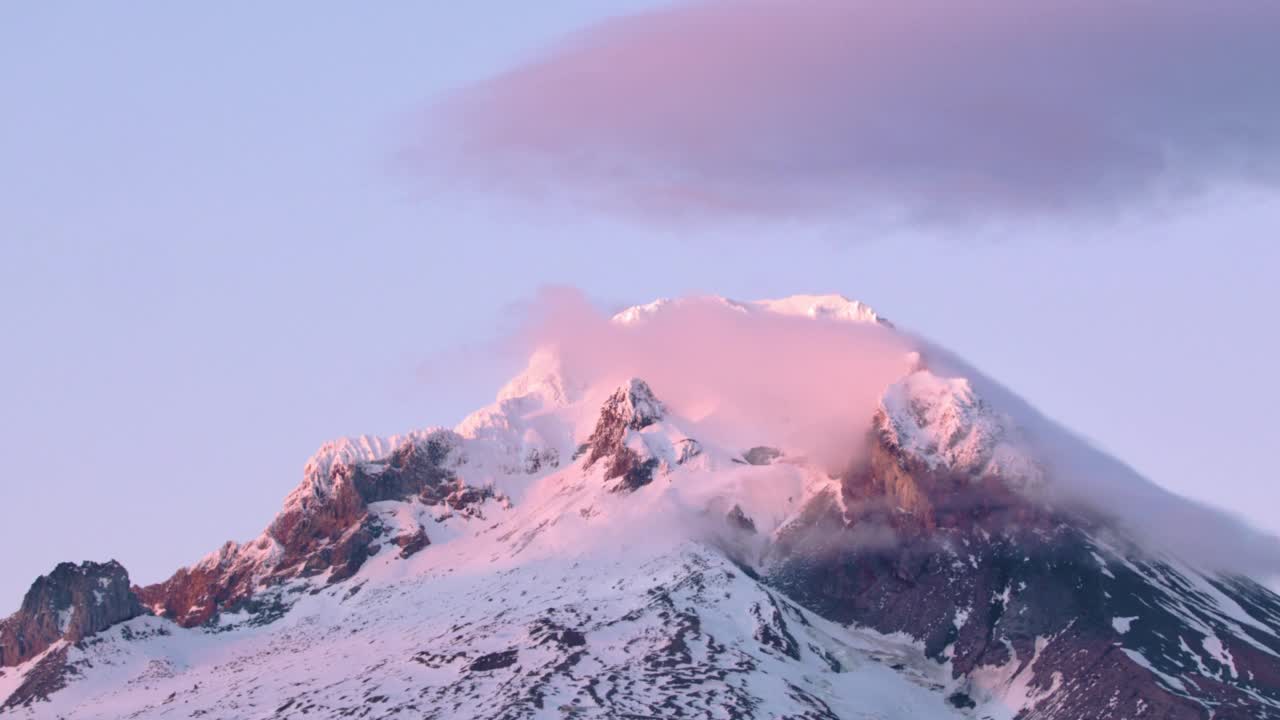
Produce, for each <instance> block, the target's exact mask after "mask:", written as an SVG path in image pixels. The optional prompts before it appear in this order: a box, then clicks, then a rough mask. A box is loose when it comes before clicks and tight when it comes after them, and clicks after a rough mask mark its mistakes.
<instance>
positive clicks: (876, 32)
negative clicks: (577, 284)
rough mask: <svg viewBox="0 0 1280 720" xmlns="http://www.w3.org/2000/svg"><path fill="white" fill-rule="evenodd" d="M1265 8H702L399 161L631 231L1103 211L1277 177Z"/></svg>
mask: <svg viewBox="0 0 1280 720" xmlns="http://www.w3.org/2000/svg"><path fill="white" fill-rule="evenodd" d="M1276 37H1280V4H1277V3H1271V2H1251V1H1247V0H1246V1H1245V2H1235V3H1208V2H1202V1H1201V0H1162V1H1160V2H1157V1H1155V0H1127V1H1126V0H1122V1H1120V2H1115V1H1113V0H1105V1H1104V0H1044V1H1043V2H1022V1H1021V0H982V1H981V2H978V1H976V0H900V1H899V2H893V3H872V2H865V1H860V0H800V1H797V2H780V1H773V0H710V1H704V2H685V3H678V4H675V5H672V6H670V7H666V8H663V9H658V10H654V11H651V12H647V13H642V14H637V15H631V16H627V17H622V18H619V19H615V20H611V21H607V22H604V23H602V24H599V25H596V26H594V27H590V28H588V29H586V30H584V31H581V32H579V33H578V34H576V35H574V36H572V37H570V38H568V39H567V40H565V41H564V42H562V43H560V44H559V45H557V46H555V47H553V48H551V49H550V50H549V51H548V52H546V53H545V54H544V55H542V56H541V57H538V58H536V59H534V60H532V61H530V62H527V63H525V64H524V65H521V66H519V67H515V68H514V69H511V70H510V71H508V72H505V73H503V74H501V75H498V76H496V77H493V78H491V79H489V80H487V81H485V82H482V83H480V84H477V85H475V86H472V87H469V88H466V89H464V90H463V91H461V92H459V93H458V94H456V95H455V96H453V97H451V98H450V99H449V100H448V101H446V102H445V103H444V104H443V106H442V107H439V108H437V112H436V113H434V114H433V118H432V121H431V122H430V123H429V127H428V128H425V129H424V131H423V135H422V137H421V138H420V140H421V142H420V143H419V147H418V148H417V150H418V152H417V154H416V158H417V161H418V162H420V163H421V164H422V166H423V167H424V168H426V170H427V171H428V172H429V173H430V174H431V175H435V176H437V177H438V178H439V179H442V180H444V181H446V182H449V183H456V182H457V181H459V180H460V179H469V180H471V181H473V182H477V183H480V184H482V185H484V186H485V187H487V188H490V189H493V188H500V189H503V190H506V191H509V192H512V193H514V194H516V195H518V196H523V197H544V196H547V195H559V194H561V193H567V194H569V195H570V196H573V197H574V198H576V199H587V200H589V201H591V202H597V203H601V204H604V205H608V206H610V207H613V208H616V209H624V210H627V211H632V212H639V213H642V214H649V215H655V214H664V215H668V214H672V213H688V214H694V215H706V214H710V215H715V216H766V217H778V216H784V217H787V216H794V215H804V214H813V213H830V212H839V213H844V212H850V211H853V212H859V213H875V214H878V215H879V214H888V215H893V216H898V217H900V216H907V217H911V218H947V219H951V218H956V217H969V216H978V217H982V216H987V215H989V214H991V213H996V214H999V215H1012V216H1028V215H1029V216H1042V215H1054V214H1061V213H1065V212H1078V211H1081V210H1089V211H1096V210H1098V209H1100V208H1109V207H1126V206H1130V205H1132V204H1133V203H1135V202H1136V201H1140V200H1146V199H1150V198H1153V197H1160V196H1167V195H1170V194H1172V195H1174V196H1177V195H1178V194H1180V193H1184V192H1188V191H1194V190H1197V189H1200V188H1203V187H1206V186H1210V185H1213V184H1215V183H1219V182H1234V181H1247V182H1270V181H1274V180H1275V179H1276V177H1277V167H1278V166H1280V84H1277V83H1276V82H1275V77H1274V71H1275V68H1277V67H1280V43H1277V42H1276V41H1275V39H1276Z"/></svg>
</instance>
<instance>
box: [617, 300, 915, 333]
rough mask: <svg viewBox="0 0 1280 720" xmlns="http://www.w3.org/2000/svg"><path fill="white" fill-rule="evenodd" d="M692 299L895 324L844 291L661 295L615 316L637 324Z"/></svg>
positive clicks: (622, 322)
mask: <svg viewBox="0 0 1280 720" xmlns="http://www.w3.org/2000/svg"><path fill="white" fill-rule="evenodd" d="M690 303H711V304H715V305H720V306H723V307H726V308H729V309H731V310H736V311H738V312H742V313H773V314H776V315H788V316H795V317H810V318H815V319H824V320H838V321H843V322H856V323H875V324H880V325H886V326H889V327H892V325H891V324H890V323H889V322H888V321H887V320H885V319H884V318H882V317H881V316H880V315H879V314H877V313H876V311H875V310H873V309H871V307H870V306H869V305H867V304H866V303H863V302H860V301H858V300H851V299H849V298H847V297H845V296H843V295H835V294H828V295H789V296H787V297H781V298H774V299H766V300H750V301H740V300H732V299H729V298H726V297H722V296H719V295H704V296H688V297H679V298H659V299H657V300H654V301H653V302H650V303H645V304H643V305H633V306H631V307H629V308H626V309H625V310H622V311H621V312H619V313H617V314H616V315H614V316H613V318H612V320H613V322H614V323H616V324H619V325H634V324H636V323H640V322H643V321H645V320H647V319H649V318H651V317H654V316H655V315H657V314H658V313H661V312H663V311H665V310H669V309H672V308H678V307H681V306H685V305H688V304H690Z"/></svg>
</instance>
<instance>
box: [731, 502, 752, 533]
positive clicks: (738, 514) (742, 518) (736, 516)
mask: <svg viewBox="0 0 1280 720" xmlns="http://www.w3.org/2000/svg"><path fill="white" fill-rule="evenodd" d="M725 519H726V520H728V521H729V525H730V526H731V527H734V528H737V529H739V530H742V531H744V532H749V533H755V531H756V523H755V521H754V520H752V519H751V518H749V517H747V514H746V513H744V512H743V511H742V507H741V506H740V505H734V506H733V507H732V508H730V509H729V512H728V513H726V514H725Z"/></svg>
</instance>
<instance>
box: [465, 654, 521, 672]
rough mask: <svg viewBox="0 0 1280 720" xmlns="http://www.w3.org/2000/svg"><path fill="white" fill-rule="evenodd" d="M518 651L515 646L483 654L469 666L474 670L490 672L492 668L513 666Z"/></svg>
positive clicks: (498, 668)
mask: <svg viewBox="0 0 1280 720" xmlns="http://www.w3.org/2000/svg"><path fill="white" fill-rule="evenodd" d="M517 654H518V651H517V650H515V649H514V648H513V649H511V650H503V651H502V652H494V653H489V654H487V655H481V656H480V657H478V658H476V659H475V660H472V661H471V664H470V665H469V666H467V669H468V670H471V671H472V672H488V671H490V670H500V669H502V668H504V667H511V666H512V665H515V664H516V656H517Z"/></svg>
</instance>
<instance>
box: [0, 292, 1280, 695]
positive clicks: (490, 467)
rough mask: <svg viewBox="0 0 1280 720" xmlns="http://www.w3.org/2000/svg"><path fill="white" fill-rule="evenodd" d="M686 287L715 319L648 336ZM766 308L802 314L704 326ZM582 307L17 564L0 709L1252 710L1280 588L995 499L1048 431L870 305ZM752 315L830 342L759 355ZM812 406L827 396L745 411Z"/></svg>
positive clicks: (1274, 628) (4, 629)
mask: <svg viewBox="0 0 1280 720" xmlns="http://www.w3.org/2000/svg"><path fill="white" fill-rule="evenodd" d="M692 302H710V303H715V304H716V307H721V308H727V309H728V311H729V312H725V313H719V314H717V313H715V312H711V313H691V314H690V317H691V318H693V319H695V320H696V321H697V323H711V324H712V326H710V327H709V328H708V325H706V324H696V323H693V322H690V323H689V324H687V325H686V324H683V323H681V324H680V326H679V327H678V328H676V329H678V330H680V332H678V333H671V334H669V335H667V334H663V333H662V332H655V333H654V335H655V336H659V337H661V338H662V341H660V342H655V341H653V336H649V335H646V333H647V332H648V330H659V331H661V330H664V329H663V328H662V327H661V326H660V323H654V324H652V325H648V326H646V325H645V323H647V322H648V321H649V320H651V319H653V318H654V317H657V316H659V315H660V314H662V313H664V312H669V311H671V310H672V309H673V308H679V307H681V306H682V305H684V304H686V303H692ZM771 316H788V317H795V318H799V319H798V320H796V321H795V322H790V321H787V322H777V321H776V317H772V319H773V320H774V322H765V323H760V324H759V326H760V327H764V329H765V330H766V331H768V332H761V333H759V334H755V333H754V330H755V329H757V326H756V325H754V324H752V323H750V322H746V323H742V324H743V325H750V326H751V327H750V329H751V330H752V331H753V332H752V333H748V334H746V335H744V336H743V337H745V338H746V340H743V341H741V342H738V343H736V344H735V343H725V342H721V340H720V337H719V336H718V334H717V332H715V331H718V330H719V329H720V328H718V327H715V326H714V323H716V322H718V321H720V320H726V321H727V322H728V323H731V324H733V325H738V324H739V323H738V322H737V321H738V320H740V319H742V320H747V321H750V320H753V319H770V317H771ZM805 318H810V319H813V320H815V321H822V322H813V323H810V322H807V321H806V320H804V319H805ZM601 325H603V323H601ZM783 325H785V326H786V327H785V328H781V326H783ZM865 325H875V326H878V327H877V328H875V329H871V330H868V329H866V328H865V327H857V326H865ZM604 327H605V334H606V335H607V337H608V339H610V340H618V339H619V338H621V339H622V341H621V342H618V343H616V346H610V347H609V350H610V352H608V353H600V354H599V356H601V357H607V358H608V361H607V362H604V361H599V362H597V363H596V365H595V366H591V367H585V365H587V364H588V363H585V362H584V358H583V357H579V356H578V355H574V354H571V353H570V354H568V355H566V356H565V357H561V355H560V353H559V352H558V351H557V350H556V349H555V347H554V346H553V345H550V344H548V345H547V346H546V347H544V348H542V349H540V350H538V351H537V352H535V353H533V355H532V357H531V358H530V359H529V362H528V364H527V366H526V368H525V369H524V370H523V371H522V372H521V373H519V374H518V375H517V376H516V377H515V378H513V379H512V380H511V381H510V382H508V383H507V384H506V385H505V386H504V387H503V389H502V390H501V391H500V392H499V393H498V395H497V399H496V401H495V402H493V403H491V404H489V405H488V406H486V407H483V408H481V409H479V410H477V411H476V412H474V413H472V414H471V415H469V416H468V417H467V418H466V419H464V420H463V421H462V422H461V423H459V424H458V425H457V426H456V427H455V428H454V429H452V430H450V429H442V428H435V429H426V430H419V431H414V432H411V433H408V434H405V435H402V436H396V437H390V438H376V437H370V436H360V437H355V438H348V439H342V440H338V441H334V442H330V443H326V444H325V445H324V446H323V447H321V448H320V450H319V451H318V452H317V453H316V454H315V456H313V457H312V458H311V459H310V460H309V461H308V462H307V464H306V467H305V471H304V473H303V477H302V480H301V482H300V484H299V485H298V486H297V487H296V488H295V489H294V490H293V492H291V493H290V494H289V496H288V498H287V499H286V501H285V504H284V507H283V509H282V510H281V511H280V513H279V514H278V515H277V516H276V518H275V519H274V520H273V521H272V522H271V524H270V525H269V526H268V528H267V529H266V530H265V531H264V532H263V533H261V534H260V535H259V536H258V537H257V538H255V539H253V540H251V541H249V542H246V543H243V544H237V543H234V542H231V543H227V544H225V545H223V546H222V547H221V548H219V549H218V550H216V551H214V552H213V553H210V554H209V555H207V556H206V557H205V558H204V559H202V560H200V561H198V562H196V563H195V564H193V565H191V566H189V567H185V568H181V569H179V570H178V571H177V572H176V573H175V574H174V575H173V576H172V577H171V578H169V579H168V580H166V581H164V582H162V583H157V584H153V585H149V586H146V587H131V586H130V584H129V581H128V579H127V575H125V574H124V572H123V568H106V570H109V572H105V571H104V572H99V571H97V570H95V572H98V576H97V577H95V579H94V581H93V582H92V583H88V582H85V583H80V584H79V585H77V584H76V583H73V582H70V581H68V582H62V581H58V582H54V583H48V582H45V581H43V579H42V581H38V585H37V591H36V594H37V595H38V596H40V597H41V598H47V599H48V602H44V601H43V600H42V601H41V602H40V603H24V609H23V610H22V611H20V612H19V613H16V614H15V615H14V616H11V617H10V618H9V619H6V620H3V621H0V702H2V703H3V704H0V714H6V713H8V712H10V711H12V712H14V713H15V717H25V718H41V717H53V716H66V717H86V718H89V717H93V718H114V717H122V716H125V715H129V716H131V717H139V718H153V717H156V718H158V717H165V716H167V715H168V714H172V713H173V712H176V710H175V708H176V709H181V711H182V713H184V714H192V715H201V716H205V717H245V716H250V715H251V716H255V717H256V716H263V717H266V716H267V715H270V716H271V717H275V718H280V719H281V720H284V719H285V718H302V717H308V718H309V717H366V716H367V717H393V716H400V717H403V716H409V715H412V716H424V717H431V718H445V717H450V718H452V717H459V718H461V717H471V718H479V717H484V718H504V719H510V720H516V719H517V718H524V717H543V716H547V717H550V716H555V717H574V718H583V720H585V719H586V718H597V717H599V718H604V717H658V716H662V717H666V716H671V717H721V716H733V717H741V718H744V720H745V719H747V718H764V717H797V718H800V717H803V718H812V719H813V720H819V719H821V720H830V719H832V718H849V717H860V718H877V719H879V720H885V719H887V718H894V717H938V718H966V717H967V718H974V717H990V718H993V719H994V718H999V719H1000V720H1012V718H1015V717H1017V718H1028V719H1030V718H1036V719H1037V720H1074V719H1075V718H1079V717H1091V718H1092V717H1096V718H1099V719H1100V720H1101V719H1102V718H1112V719H1113V720H1114V719H1115V718H1120V717H1132V718H1141V717H1161V718H1170V719H1172V720H1205V718H1207V717H1212V718H1215V719H1216V720H1245V719H1246V718H1247V719H1248V720H1257V719H1258V718H1262V717H1280V677H1277V676H1276V675H1275V672H1274V668H1275V667H1276V665H1275V661H1276V658H1278V657H1280V598H1277V597H1276V596H1274V595H1272V594H1270V593H1267V592H1266V591H1265V590H1263V589H1262V588H1260V587H1259V586H1257V585H1256V584H1252V583H1250V582H1249V581H1247V580H1245V579H1244V578H1242V577H1238V576H1226V575H1221V574H1214V573H1209V572H1201V571H1199V570H1195V569H1192V568H1191V567H1189V566H1186V565H1185V564H1180V563H1177V562H1173V561H1166V560H1163V559H1161V558H1162V557H1163V556H1164V554H1162V553H1150V552H1146V551H1145V550H1143V548H1142V546H1141V544H1140V543H1138V542H1130V538H1128V537H1127V536H1126V535H1125V533H1124V532H1123V528H1120V527H1112V526H1111V525H1108V524H1105V523H1106V520H1105V518H1095V517H1093V516H1092V515H1087V514H1080V513H1076V511H1075V510H1074V508H1070V507H1066V505H1065V503H1056V502H1055V501H1053V500H1049V501H1045V497H1046V496H1047V495H1048V494H1047V493H1046V494H1041V493H1032V492H1021V490H1023V489H1025V488H1026V487H1027V486H1028V485H1029V484H1031V483H1033V482H1035V481H1038V480H1039V479H1040V478H1041V477H1042V476H1043V473H1042V471H1041V470H1040V464H1039V456H1038V455H1037V451H1040V450H1043V449H1044V448H1045V447H1047V446H1048V445H1049V443H1046V442H1045V436H1046V434H1047V431H1046V430H1045V428H1044V426H1043V425H1037V424H1036V420H1035V418H1034V417H1033V416H1032V415H1031V414H1029V412H1028V409H1027V408H1024V407H1023V406H1022V405H1020V404H1019V403H1018V402H1014V400H1016V398H1011V397H1010V394H1008V393H1004V392H1002V388H1000V387H999V386H998V385H996V384H995V383H992V382H990V381H988V380H986V379H985V378H983V377H982V376H981V375H980V374H978V373H977V372H976V371H972V370H969V369H967V368H966V366H964V365H963V363H961V362H959V361H958V360H956V359H954V358H950V356H948V355H947V354H946V353H945V352H942V351H940V350H939V349H936V348H931V346H929V345H928V344H927V343H925V342H923V341H919V340H918V339H914V338H912V337H910V336H909V335H907V334H905V333H900V332H899V331H897V330H896V329H894V328H893V327H892V326H891V325H889V324H888V323H886V322H885V321H883V319H881V318H880V317H879V316H878V315H877V314H876V313H875V312H874V311H873V310H871V309H870V308H869V307H867V306H866V305H864V304H862V303H860V302H857V301H854V300H850V299H848V298H845V297H843V296H839V295H797V296H792V297H788V298H780V299H776V300H762V301H755V302H737V301H732V300H727V299H725V298H684V299H675V300H659V301H656V302H654V303H650V304H647V305H642V306H636V307H634V308H630V309H628V310H625V311H623V312H622V313H619V314H618V316H615V317H614V318H613V324H612V325H609V326H604ZM779 328H781V329H782V330H785V331H786V332H787V333H791V331H792V330H796V329H799V330H800V332H796V333H795V336H796V337H806V338H807V337H809V336H815V337H820V339H821V341H822V342H819V343H816V344H815V345H812V346H809V345H805V346H804V348H803V349H805V350H809V351H810V355H811V356H817V355H822V354H823V353H825V355H822V357H823V358H824V359H825V360H829V363H827V364H826V365H815V366H806V367H812V368H814V369H813V370H810V371H807V373H800V372H792V373H791V377H788V375H787V371H788V370H792V369H793V368H792V366H790V365H789V364H787V363H786V362H776V363H768V362H763V361H761V360H760V359H759V356H758V355H756V354H754V353H756V351H757V349H758V348H765V347H767V346H768V345H769V341H770V340H773V339H775V338H776V337H778V336H776V335H773V334H771V331H772V330H774V329H779ZM708 329H710V330H711V331H712V332H709V333H703V331H706V330H708ZM811 330H812V331H814V332H810V331H811ZM700 333H703V334H700ZM708 338H710V342H707V343H704V344H701V345H697V344H696V343H698V342H699V341H702V340H707V339H708ZM633 339H634V340H637V341H638V342H630V341H631V340H633ZM886 339H889V340H891V342H886ZM864 341H865V343H866V344H865V345H864V344H862V343H863V342H864ZM899 341H900V342H899ZM681 342H686V343H691V345H692V346H696V347H695V352H694V353H687V352H686V353H685V356H686V358H687V356H688V355H690V354H703V353H712V355H711V357H710V358H709V359H710V362H706V363H703V365H702V366H700V367H698V368H697V369H696V371H693V372H691V371H690V370H689V368H690V367H691V366H695V365H697V363H690V362H688V361H687V359H680V358H676V357H674V356H675V355H677V353H674V352H672V351H673V350H682V349H683V350H687V349H688V348H687V347H684V346H679V345H677V343H681ZM774 345H775V346H778V347H781V348H783V350H784V352H783V353H782V354H783V355H788V354H794V353H797V352H799V351H800V350H799V349H797V347H796V343H788V342H775V343H774ZM571 346H572V343H568V342H566V344H565V347H571ZM729 346H732V347H729ZM619 348H621V349H619ZM593 349H594V348H593ZM864 352H865V353H877V356H876V359H877V360H879V361H883V362H881V363H879V364H878V365H876V371H875V372H874V373H867V372H862V370H863V368H864V365H862V364H860V361H861V358H860V354H861V353H864ZM646 353H648V354H647V355H646ZM886 353H888V354H886ZM902 353H905V354H906V357H905V358H904V357H903V355H902ZM585 355H591V353H590V352H588V353H585ZM592 357H593V359H597V360H598V357H597V356H592ZM926 357H927V358H928V360H929V362H928V363H926V362H925V361H924V359H923V358H926ZM904 359H905V362H903V360H904ZM739 360H745V361H746V362H748V363H749V365H748V366H747V369H748V370H749V373H748V374H747V378H746V380H745V381H742V380H739V381H738V382H716V380H717V376H718V374H720V373H726V374H728V373H729V372H730V371H732V370H735V369H737V368H732V367H728V365H729V364H731V363H732V362H736V361H739ZM580 363H581V364H580ZM566 365H568V366H569V367H571V368H573V369H574V370H576V371H580V372H582V373H583V374H582V376H581V377H579V378H574V377H570V376H569V374H568V373H566V372H565V366H566ZM602 366H603V367H602ZM868 366H869V365H868ZM708 368H709V370H708ZM824 368H827V369H824ZM830 368H833V370H832V369H830ZM824 372H834V373H835V374H836V375H837V376H838V377H849V376H852V375H857V376H858V377H859V379H860V381H862V380H863V379H864V378H863V376H864V375H865V376H869V377H868V378H866V379H865V382H861V384H860V385H857V386H856V387H855V386H854V385H853V384H849V383H841V382H838V381H833V379H832V378H833V376H832V375H830V374H823V373H824ZM800 375H804V377H805V379H806V380H809V379H812V380H813V382H812V383H810V385H812V386H816V387H817V392H816V393H810V394H809V395H805V394H804V393H803V392H801V391H795V390H793V389H792V388H794V387H795V385H788V382H787V381H788V380H793V379H794V377H795V376H800ZM838 377H837V380H838ZM583 378H590V381H589V382H584V381H583ZM641 378H647V379H648V380H650V381H652V382H653V383H654V386H653V387H651V386H650V384H649V382H646V380H645V379H641ZM805 389H812V388H811V387H806V388H805ZM864 391H865V394H859V393H864ZM664 393H670V394H669V395H667V394H664ZM814 394H817V395H822V396H824V397H822V398H820V399H821V400H826V401H832V402H827V403H822V402H819V403H813V395H814ZM851 396H852V397H851ZM779 397H780V398H781V399H785V400H787V401H792V400H795V399H796V398H802V399H801V400H797V401H795V402H787V403H781V402H777V400H778V399H779ZM761 399H763V400H764V401H766V402H764V403H763V406H764V410H763V411H762V410H761V409H760V404H761V403H760V402H759V401H760V400H761ZM753 401H754V402H755V403H756V404H753ZM812 404H817V405H821V406H822V407H826V406H827V405H828V404H831V405H836V406H839V407H840V408H842V409H843V408H847V407H853V408H855V410H854V411H852V412H845V413H844V414H837V415H833V416H826V415H823V416H820V417H819V422H815V423H811V424H806V425H804V427H803V430H802V431H801V432H792V428H793V427H795V424H794V422H793V421H792V418H790V417H787V418H785V419H786V420H787V422H786V423H780V422H768V421H765V420H761V418H762V417H767V418H770V419H772V418H773V417H774V416H777V415H781V414H784V413H789V412H795V413H797V414H805V413H810V410H811V407H810V405H812ZM810 414H812V413H810ZM846 415H847V416H849V417H846ZM846 421H847V422H846ZM1024 427H1025V428H1027V429H1028V430H1027V431H1026V433H1024ZM1032 431H1034V432H1032ZM1027 434H1031V435H1032V436H1033V439H1034V440H1035V441H1036V442H1035V443H1034V444H1033V443H1031V442H1029V440H1028V439H1027V437H1025V435H1027ZM813 436H823V437H822V439H824V440H826V439H830V440H831V443H832V444H833V445H834V446H835V450H836V452H838V453H843V455H842V457H841V458H840V459H838V460H833V461H828V459H826V458H825V457H824V458H823V459H822V460H821V461H819V460H818V459H817V458H818V457H819V454H818V453H815V452H810V447H812V446H817V445H819V444H820V443H818V442H813V440H814V438H813ZM826 436H830V438H827V437H826ZM1051 439H1052V438H1051ZM806 443H808V444H806ZM1055 459H1056V458H1055ZM845 460H847V462H845V464H843V465H841V462H843V461H845ZM1052 467H1053V468H1054V473H1055V481H1056V480H1058V479H1059V478H1060V477H1061V476H1064V475H1065V476H1066V477H1062V479H1064V480H1066V481H1070V480H1072V479H1074V478H1073V477H1071V476H1070V472H1069V468H1068V470H1067V472H1064V471H1063V469H1062V468H1061V467H1059V466H1057V465H1053V466H1052ZM1091 467H1097V466H1096V465H1093V466H1091ZM64 574H66V575H67V577H68V578H71V576H72V575H75V577H80V575H82V574H83V573H78V574H77V573H64ZM81 586H83V587H81ZM67 588H70V590H69V591H67V592H70V593H71V594H70V595H69V596H68V595H67V592H64V590H67ZM77 593H78V594H77ZM66 597H70V598H72V599H71V601H67V600H66ZM28 605H30V606H31V607H30V608H28V607H27V606H28ZM73 605H74V607H75V608H78V609H77V610H76V611H75V612H66V609H67V608H70V607H72V606H73ZM139 613H143V614H145V615H147V616H146V617H135V616H136V615H138V614H139ZM81 621H83V628H84V632H83V633H79V635H80V636H83V635H85V634H90V633H96V637H94V638H93V639H92V640H90V641H88V642H83V643H75V642H74V641H75V639H77V632H75V630H76V628H77V627H79V626H80V625H79V624H80V623H81ZM6 698H7V699H6ZM1272 710H1275V711H1276V712H1273V713H1271V714H1270V715H1268V714H1266V713H1268V712H1270V711H1272ZM264 713H265V714H264Z"/></svg>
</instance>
